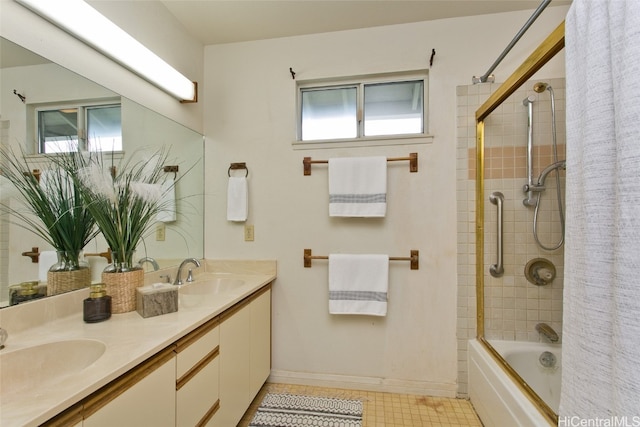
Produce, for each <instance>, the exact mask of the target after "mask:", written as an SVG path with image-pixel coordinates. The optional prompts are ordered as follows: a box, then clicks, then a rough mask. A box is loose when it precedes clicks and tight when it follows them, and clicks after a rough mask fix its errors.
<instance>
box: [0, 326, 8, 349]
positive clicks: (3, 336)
mask: <svg viewBox="0 0 640 427" xmlns="http://www.w3.org/2000/svg"><path fill="white" fill-rule="evenodd" d="M8 337H9V334H8V333H7V331H5V330H4V329H2V328H0V350H2V349H3V348H4V343H5V342H6V341H7V338H8Z"/></svg>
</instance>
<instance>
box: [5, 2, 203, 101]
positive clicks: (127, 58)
mask: <svg viewBox="0 0 640 427" xmlns="http://www.w3.org/2000/svg"><path fill="white" fill-rule="evenodd" d="M16 1H17V2H18V3H20V4H21V5H23V6H25V7H27V8H29V9H31V10H32V11H34V12H35V13H37V14H38V15H40V16H42V17H43V18H45V19H47V20H49V21H51V22H52V23H53V24H55V25H57V26H58V27H60V28H62V29H63V30H65V31H66V32H68V33H70V34H71V35H73V36H74V37H76V38H78V39H80V40H82V41H83V42H85V43H87V44H88V45H90V46H91V47H93V48H94V49H96V50H98V51H100V52H102V53H103V54H105V55H106V56H109V57H110V58H112V59H113V60H115V61H116V62H118V63H120V64H121V65H123V66H125V67H127V68H128V69H130V70H131V71H133V72H134V73H136V74H138V75H139V76H141V77H142V78H144V79H146V80H148V81H149V82H151V83H153V84H154V85H156V86H158V87H159V88H160V89H162V90H164V91H166V92H167V93H169V94H170V95H172V96H174V97H176V98H177V99H179V100H180V101H181V102H196V101H197V83H196V82H192V81H191V80H189V79H188V78H186V77H185V76H184V75H182V74H181V73H180V72H178V71H177V70H176V69H175V68H173V67H172V66H171V65H169V64H168V63H167V62H165V61H164V60H163V59H162V58H160V57H159V56H158V55H156V54H155V53H153V52H151V51H150V50H149V49H148V48H146V47H145V46H144V45H143V44H142V43H140V42H139V41H137V40H136V39H134V38H133V37H131V36H130V35H129V34H127V33H126V32H125V31H124V30H122V29H121V28H120V27H118V26H117V25H116V24H114V23H113V22H111V21H110V20H109V19H107V17H105V16H104V15H102V14H101V13H100V12H98V11H97V10H96V9H94V8H93V7H91V6H89V5H88V4H87V3H85V2H84V1H83V0H64V1H51V0H16Z"/></svg>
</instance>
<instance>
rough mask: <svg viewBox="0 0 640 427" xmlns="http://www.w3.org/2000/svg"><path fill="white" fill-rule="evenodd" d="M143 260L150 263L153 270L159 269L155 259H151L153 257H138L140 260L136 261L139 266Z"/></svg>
mask: <svg viewBox="0 0 640 427" xmlns="http://www.w3.org/2000/svg"><path fill="white" fill-rule="evenodd" d="M145 262H148V263H150V264H151V265H152V266H153V271H158V270H160V266H159V265H158V263H157V262H156V260H155V259H153V258H151V257H148V256H146V257H144V258H141V259H140V261H138V265H139V266H140V267H142V264H144V263H145Z"/></svg>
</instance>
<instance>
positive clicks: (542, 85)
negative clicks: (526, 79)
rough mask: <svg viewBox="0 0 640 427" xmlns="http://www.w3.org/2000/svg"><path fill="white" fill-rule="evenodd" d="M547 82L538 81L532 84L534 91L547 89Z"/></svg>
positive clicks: (540, 91) (539, 91) (538, 91)
mask: <svg viewBox="0 0 640 427" xmlns="http://www.w3.org/2000/svg"><path fill="white" fill-rule="evenodd" d="M549 87H550V86H549V84H548V83H544V82H538V83H536V84H534V85H533V90H534V92H537V93H542V92H544V91H545V90H547V88H549Z"/></svg>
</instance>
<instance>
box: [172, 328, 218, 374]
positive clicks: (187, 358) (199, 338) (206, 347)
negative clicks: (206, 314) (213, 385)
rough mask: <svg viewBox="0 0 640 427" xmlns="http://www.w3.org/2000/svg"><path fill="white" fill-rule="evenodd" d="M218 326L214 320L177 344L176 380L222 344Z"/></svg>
mask: <svg viewBox="0 0 640 427" xmlns="http://www.w3.org/2000/svg"><path fill="white" fill-rule="evenodd" d="M218 324H219V322H218V320H217V319H214V320H212V321H210V322H208V323H206V324H204V325H203V326H201V327H200V328H198V329H196V330H195V331H193V332H191V333H190V334H189V335H187V336H186V337H185V338H183V339H181V340H179V341H178V342H177V343H176V353H177V354H178V357H177V371H176V378H178V379H180V378H181V377H182V376H183V375H184V374H186V373H187V372H188V371H189V370H190V369H191V368H193V367H194V366H195V365H197V364H198V362H200V361H201V360H202V359H204V358H205V357H207V355H208V354H209V353H210V352H211V351H212V350H213V349H215V348H216V347H217V346H218V345H219V344H220V334H219V328H218Z"/></svg>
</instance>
